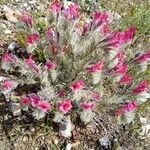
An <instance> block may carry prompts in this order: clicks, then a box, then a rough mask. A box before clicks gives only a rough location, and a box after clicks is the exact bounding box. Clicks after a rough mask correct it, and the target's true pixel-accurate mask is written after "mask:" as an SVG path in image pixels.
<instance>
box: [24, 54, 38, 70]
mask: <svg viewBox="0 0 150 150" xmlns="http://www.w3.org/2000/svg"><path fill="white" fill-rule="evenodd" d="M24 63H25V64H26V65H27V66H28V67H29V68H31V69H33V70H34V71H35V72H38V67H37V65H36V64H35V61H34V60H33V59H32V55H30V56H29V58H28V59H25V61H24Z"/></svg>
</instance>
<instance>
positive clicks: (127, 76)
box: [119, 75, 132, 84]
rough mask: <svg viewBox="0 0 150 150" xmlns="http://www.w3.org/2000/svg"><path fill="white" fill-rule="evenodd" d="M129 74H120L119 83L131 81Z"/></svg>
mask: <svg viewBox="0 0 150 150" xmlns="http://www.w3.org/2000/svg"><path fill="white" fill-rule="evenodd" d="M131 79H132V78H131V76H130V75H124V76H122V78H121V79H120V81H119V83H121V84H128V83H129V82H130V81H131Z"/></svg>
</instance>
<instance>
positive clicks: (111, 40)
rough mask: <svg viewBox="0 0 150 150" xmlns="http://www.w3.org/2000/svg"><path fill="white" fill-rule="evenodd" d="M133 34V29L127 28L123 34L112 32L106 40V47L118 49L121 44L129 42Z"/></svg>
mask: <svg viewBox="0 0 150 150" xmlns="http://www.w3.org/2000/svg"><path fill="white" fill-rule="evenodd" d="M134 34H135V28H133V27H129V28H127V29H126V30H125V31H124V32H118V31H117V32H114V33H112V34H111V35H110V36H109V37H108V38H107V40H106V41H107V47H109V48H114V49H119V48H120V47H121V46H122V45H123V44H126V43H127V42H129V41H130V40H131V39H132V38H133V37H134Z"/></svg>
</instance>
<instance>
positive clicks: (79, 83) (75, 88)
mask: <svg viewBox="0 0 150 150" xmlns="http://www.w3.org/2000/svg"><path fill="white" fill-rule="evenodd" d="M83 86H84V81H83V80H78V81H75V82H73V83H71V84H70V86H69V88H70V89H71V90H72V91H73V92H75V91H78V90H80V89H81V88H82V87H83Z"/></svg>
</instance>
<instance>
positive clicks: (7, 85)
mask: <svg viewBox="0 0 150 150" xmlns="http://www.w3.org/2000/svg"><path fill="white" fill-rule="evenodd" d="M1 86H2V89H3V90H9V89H11V87H12V84H11V82H10V81H9V80H7V79H4V80H2V81H1Z"/></svg>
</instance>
